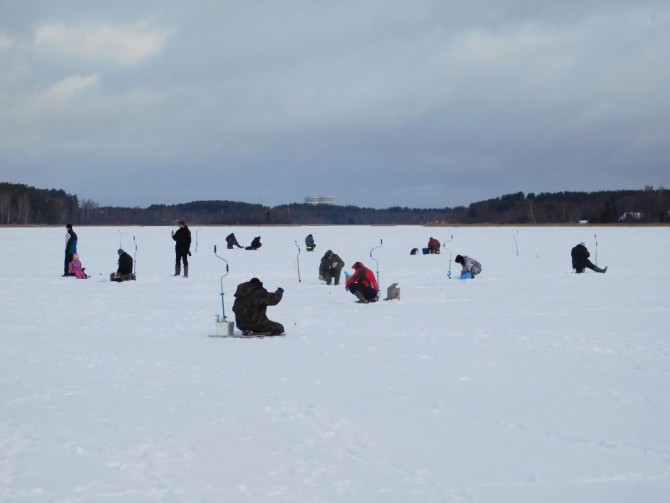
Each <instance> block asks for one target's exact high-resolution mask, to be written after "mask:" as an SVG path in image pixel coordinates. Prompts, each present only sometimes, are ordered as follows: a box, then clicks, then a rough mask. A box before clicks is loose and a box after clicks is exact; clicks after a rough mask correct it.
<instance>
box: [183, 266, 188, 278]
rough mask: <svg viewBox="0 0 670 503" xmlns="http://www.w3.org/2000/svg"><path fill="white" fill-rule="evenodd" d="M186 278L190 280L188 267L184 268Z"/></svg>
mask: <svg viewBox="0 0 670 503" xmlns="http://www.w3.org/2000/svg"><path fill="white" fill-rule="evenodd" d="M184 277H185V278H188V266H187V265H185V266H184Z"/></svg>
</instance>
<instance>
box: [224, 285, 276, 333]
mask: <svg viewBox="0 0 670 503" xmlns="http://www.w3.org/2000/svg"><path fill="white" fill-rule="evenodd" d="M283 295H284V289H283V288H277V290H276V291H275V292H268V291H267V290H266V289H265V288H263V283H262V282H261V280H259V279H258V278H251V279H250V280H249V281H247V282H245V283H240V284H239V285H237V290H236V291H235V304H234V305H233V312H234V313H235V324H236V325H237V328H239V329H240V330H242V333H243V334H244V335H249V334H252V333H256V334H268V335H280V334H283V333H284V326H283V325H282V324H281V323H277V322H276V321H271V320H269V319H268V317H267V314H266V311H267V308H268V306H276V305H277V304H279V302H281V300H282V297H283Z"/></svg>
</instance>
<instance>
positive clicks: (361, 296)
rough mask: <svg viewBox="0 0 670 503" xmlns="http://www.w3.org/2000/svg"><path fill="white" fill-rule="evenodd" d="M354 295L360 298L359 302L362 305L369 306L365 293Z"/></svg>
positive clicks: (359, 292)
mask: <svg viewBox="0 0 670 503" xmlns="http://www.w3.org/2000/svg"><path fill="white" fill-rule="evenodd" d="M354 295H355V296H356V297H357V298H358V302H359V303H360V304H367V303H368V299H366V298H365V295H363V292H361V291H356V292H355V293H354Z"/></svg>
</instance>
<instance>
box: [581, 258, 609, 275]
mask: <svg viewBox="0 0 670 503" xmlns="http://www.w3.org/2000/svg"><path fill="white" fill-rule="evenodd" d="M587 267H588V268H589V269H591V270H592V271H595V272H605V269H607V268H605V269H601V268H600V267H598V266H597V265H595V264H594V263H593V262H591V261H590V260H588V259H587V260H586V264H584V267H578V268H577V269H575V272H576V273H577V274H581V273H583V272H584V269H585V268H587Z"/></svg>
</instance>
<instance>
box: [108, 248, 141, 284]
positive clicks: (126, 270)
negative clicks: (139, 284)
mask: <svg viewBox="0 0 670 503" xmlns="http://www.w3.org/2000/svg"><path fill="white" fill-rule="evenodd" d="M116 253H118V254H119V262H118V264H119V267H118V269H117V270H116V272H113V273H112V274H110V275H109V280H110V281H117V282H119V283H120V282H121V281H130V280H134V279H135V275H134V274H133V257H131V256H130V255H128V254H127V253H126V252H124V251H123V250H122V249H121V248H119V249H118V250H116Z"/></svg>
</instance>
